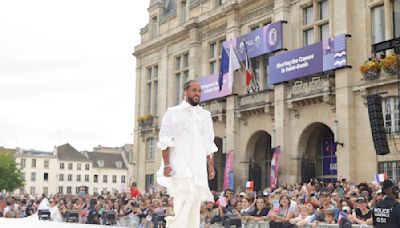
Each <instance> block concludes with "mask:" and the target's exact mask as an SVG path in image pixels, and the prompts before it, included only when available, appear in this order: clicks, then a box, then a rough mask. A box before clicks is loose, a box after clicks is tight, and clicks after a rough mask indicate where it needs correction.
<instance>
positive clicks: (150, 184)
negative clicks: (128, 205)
mask: <svg viewBox="0 0 400 228" xmlns="http://www.w3.org/2000/svg"><path fill="white" fill-rule="evenodd" d="M153 185H154V174H146V191H149V192H150V191H151V189H152V187H153Z"/></svg>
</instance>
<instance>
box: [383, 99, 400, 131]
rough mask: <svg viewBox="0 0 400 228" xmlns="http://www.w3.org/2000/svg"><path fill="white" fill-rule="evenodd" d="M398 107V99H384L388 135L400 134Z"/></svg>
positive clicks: (384, 115)
mask: <svg viewBox="0 0 400 228" xmlns="http://www.w3.org/2000/svg"><path fill="white" fill-rule="evenodd" d="M398 105H399V98H398V97H386V98H384V99H382V110H383V118H384V121H385V129H386V134H399V133H400V115H399V107H398Z"/></svg>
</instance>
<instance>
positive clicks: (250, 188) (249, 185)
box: [246, 181, 254, 192]
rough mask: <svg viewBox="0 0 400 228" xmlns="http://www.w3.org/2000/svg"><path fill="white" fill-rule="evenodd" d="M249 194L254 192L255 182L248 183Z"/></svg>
mask: <svg viewBox="0 0 400 228" xmlns="http://www.w3.org/2000/svg"><path fill="white" fill-rule="evenodd" d="M246 189H247V192H252V191H253V189H254V181H246Z"/></svg>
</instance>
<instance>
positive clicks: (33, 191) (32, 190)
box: [29, 186, 36, 196]
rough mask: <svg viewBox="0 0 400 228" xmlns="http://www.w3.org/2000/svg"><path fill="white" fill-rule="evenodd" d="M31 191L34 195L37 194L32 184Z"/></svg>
mask: <svg viewBox="0 0 400 228" xmlns="http://www.w3.org/2000/svg"><path fill="white" fill-rule="evenodd" d="M29 193H30V194H31V195H32V196H34V195H36V188H35V187H33V186H31V187H30V189H29Z"/></svg>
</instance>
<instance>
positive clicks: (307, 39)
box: [303, 29, 314, 46]
mask: <svg viewBox="0 0 400 228" xmlns="http://www.w3.org/2000/svg"><path fill="white" fill-rule="evenodd" d="M303 40H304V46H307V45H310V44H312V43H314V29H307V30H305V31H304V32H303Z"/></svg>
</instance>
